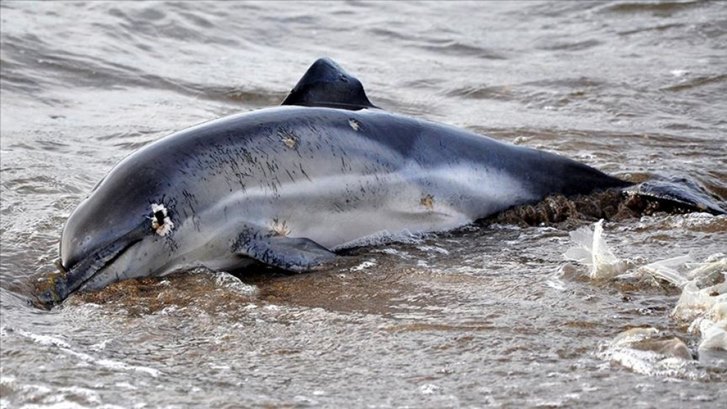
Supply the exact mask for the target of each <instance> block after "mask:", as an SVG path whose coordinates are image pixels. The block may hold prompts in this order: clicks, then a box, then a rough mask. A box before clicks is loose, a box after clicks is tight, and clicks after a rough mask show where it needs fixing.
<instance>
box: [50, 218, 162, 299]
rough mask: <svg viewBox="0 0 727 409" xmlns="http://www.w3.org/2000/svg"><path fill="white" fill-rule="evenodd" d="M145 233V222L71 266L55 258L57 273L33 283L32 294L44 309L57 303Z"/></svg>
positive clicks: (146, 230)
mask: <svg viewBox="0 0 727 409" xmlns="http://www.w3.org/2000/svg"><path fill="white" fill-rule="evenodd" d="M148 232H149V227H148V224H147V223H144V224H142V225H140V226H138V227H137V228H135V229H133V230H132V231H130V232H128V233H127V234H125V235H123V236H121V237H120V238H119V239H117V240H115V241H113V242H111V243H110V244H108V245H105V246H101V247H100V248H98V250H96V251H93V252H92V253H91V254H88V255H86V256H85V257H83V258H81V259H80V260H79V261H78V262H76V263H75V264H74V265H73V266H64V265H63V263H62V262H61V260H58V261H57V262H56V267H57V268H58V270H59V272H57V273H51V274H49V275H48V277H47V279H46V280H41V281H40V282H39V283H38V284H37V285H36V297H37V298H38V301H39V303H40V304H41V305H42V306H45V307H48V308H49V307H52V306H53V305H56V304H60V303H61V302H62V301H63V300H65V299H66V297H68V296H69V295H70V294H71V293H73V292H74V291H76V290H79V289H82V288H83V286H84V284H86V283H87V282H89V281H90V280H91V279H92V278H94V277H95V276H96V275H97V274H99V273H101V272H102V271H103V269H104V268H105V267H107V266H108V265H110V264H111V263H113V262H114V260H116V259H117V258H118V257H120V256H121V255H122V254H123V253H124V252H126V251H127V250H128V249H129V248H131V247H132V246H133V245H135V244H136V243H138V242H140V241H141V240H142V239H143V238H144V236H145V235H146V234H148Z"/></svg>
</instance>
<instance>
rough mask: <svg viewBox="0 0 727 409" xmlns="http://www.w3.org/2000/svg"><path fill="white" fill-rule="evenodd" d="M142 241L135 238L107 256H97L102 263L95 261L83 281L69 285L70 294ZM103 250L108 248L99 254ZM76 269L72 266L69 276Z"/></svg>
mask: <svg viewBox="0 0 727 409" xmlns="http://www.w3.org/2000/svg"><path fill="white" fill-rule="evenodd" d="M140 241H141V239H137V240H133V241H131V242H129V243H128V244H127V245H126V246H124V247H121V249H119V250H117V251H116V252H110V253H109V254H108V255H106V256H105V257H99V258H97V259H96V261H98V262H100V264H101V265H100V266H99V265H98V263H94V264H92V265H90V266H89V270H88V271H87V272H86V273H85V274H84V275H83V276H82V281H81V282H79V283H74V284H73V285H72V286H69V287H68V294H70V293H72V292H74V291H76V290H78V289H82V288H83V287H84V286H85V285H86V284H88V283H89V282H90V281H91V280H93V279H94V278H95V277H96V276H98V274H99V273H100V272H101V271H103V269H104V268H106V267H107V266H109V265H110V264H112V263H113V262H114V261H116V259H118V258H119V257H121V256H122V255H124V253H126V251H127V250H129V249H130V248H131V247H132V246H134V245H135V244H136V243H139V242H140ZM103 250H106V248H104V249H102V250H101V251H99V252H98V253H97V254H101V253H102V252H103ZM97 254H94V255H93V256H92V257H96V256H97ZM81 263H83V261H80V262H78V263H76V266H78V265H79V264H81ZM76 266H74V267H76ZM74 270H76V269H75V268H71V269H69V270H68V275H69V278H70V276H72V275H73V274H74ZM89 273H90V274H89ZM68 294H66V296H68ZM63 298H65V297H63Z"/></svg>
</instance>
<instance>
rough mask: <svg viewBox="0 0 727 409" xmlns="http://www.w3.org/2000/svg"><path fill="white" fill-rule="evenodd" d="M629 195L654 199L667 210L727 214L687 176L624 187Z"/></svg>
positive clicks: (660, 207) (658, 205)
mask: <svg viewBox="0 0 727 409" xmlns="http://www.w3.org/2000/svg"><path fill="white" fill-rule="evenodd" d="M624 192H625V193H626V194H627V195H630V196H632V197H637V198H641V199H645V200H647V201H648V200H650V201H653V202H655V203H656V204H657V207H658V208H659V209H662V210H666V211H675V210H676V211H701V212H707V213H712V214H714V215H720V214H727V212H726V211H725V210H724V209H722V208H721V207H720V205H719V204H718V203H717V201H716V200H714V199H713V198H712V197H710V196H709V194H708V193H707V192H705V190H704V189H703V188H702V187H701V186H699V185H698V184H697V183H696V182H693V181H691V180H689V179H685V178H672V179H669V180H661V179H652V180H648V181H646V182H643V183H640V184H638V185H634V186H631V187H629V188H626V189H624Z"/></svg>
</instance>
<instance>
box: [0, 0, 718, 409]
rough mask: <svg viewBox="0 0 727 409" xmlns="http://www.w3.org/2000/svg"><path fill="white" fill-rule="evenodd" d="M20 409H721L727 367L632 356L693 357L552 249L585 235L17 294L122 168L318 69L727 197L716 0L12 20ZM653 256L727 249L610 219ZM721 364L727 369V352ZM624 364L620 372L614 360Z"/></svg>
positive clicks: (4, 328)
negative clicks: (628, 338)
mask: <svg viewBox="0 0 727 409" xmlns="http://www.w3.org/2000/svg"><path fill="white" fill-rule="evenodd" d="M0 20H1V23H2V25H1V30H2V36H1V40H2V44H1V45H2V47H1V51H0V68H1V75H0V81H1V82H0V85H1V87H2V89H1V91H2V92H1V93H0V98H1V107H0V118H1V122H0V124H1V138H0V149H1V150H0V155H1V160H2V164H1V171H2V176H1V182H2V191H1V193H2V205H1V208H0V212H1V213H0V216H1V218H0V229H2V230H1V233H2V242H1V246H2V247H1V251H2V261H1V263H0V279H1V285H0V295H1V297H0V312H1V316H0V317H1V321H2V323H1V324H0V342H1V343H2V345H1V346H2V351H1V352H0V359H1V366H2V374H1V376H0V406H2V407H38V406H55V407H95V406H106V407H191V406H209V407H239V406H246V407H256V406H268V407H306V406H312V407H340V406H342V405H343V406H356V407H462V406H464V407H480V406H506V407H519V406H531V407H534V406H547V407H553V406H566V407H579V406H594V405H599V406H601V407H617V406H619V407H620V406H623V405H638V406H646V407H653V406H659V407H684V406H687V405H689V406H690V407H718V406H719V403H718V402H720V401H722V402H724V401H725V400H727V388H725V383H726V382H727V368H726V366H725V364H724V362H725V358H724V355H722V358H721V359H722V360H720V355H719V354H717V359H716V360H712V361H709V363H705V362H702V361H697V360H691V361H684V362H683V365H681V366H679V367H678V368H677V369H675V370H673V371H667V372H664V371H661V372H660V371H658V370H657V369H658V368H656V367H654V366H651V367H649V366H648V365H647V366H646V367H645V368H641V369H643V370H639V368H636V369H635V368H634V367H628V368H627V367H625V366H624V365H623V364H619V363H615V362H613V361H612V359H611V358H610V355H609V353H608V350H607V346H608V345H609V343H610V342H611V341H612V340H613V339H614V337H616V336H617V334H619V333H620V332H622V331H624V330H626V329H629V328H632V327H642V326H643V327H656V328H658V329H660V330H662V331H663V332H664V333H665V334H667V335H668V336H677V337H679V338H681V339H682V340H684V341H685V342H686V343H687V345H688V346H689V347H690V350H691V352H692V353H693V354H696V347H695V345H696V343H697V342H698V340H697V339H695V337H694V335H692V334H689V333H687V329H686V326H687V325H688V324H685V323H681V322H679V321H676V320H674V319H672V318H670V317H669V313H670V312H671V310H672V308H673V307H674V305H675V303H676V300H677V298H678V293H679V292H678V291H677V290H675V289H673V288H670V287H668V286H665V285H650V284H645V283H641V282H640V283H636V284H629V285H623V284H619V283H615V282H609V281H606V282H593V281H591V280H588V279H586V278H583V275H582V274H581V273H583V272H584V271H585V269H584V268H583V267H581V266H576V267H573V266H570V265H568V263H566V261H564V259H563V256H562V254H563V253H564V252H565V251H566V249H567V248H568V247H569V245H570V244H569V239H568V232H569V231H571V230H573V229H575V228H576V227H578V226H582V225H585V224H588V223H591V222H593V221H594V220H590V219H576V220H569V221H567V222H564V223H559V224H555V225H547V226H535V227H526V226H519V225H515V224H508V223H495V224H484V225H482V226H473V227H472V228H466V229H463V230H462V231H459V232H455V233H452V234H442V235H432V236H427V237H422V238H417V239H413V240H412V241H411V242H409V243H403V244H396V245H390V246H382V247H372V248H363V249H356V250H355V251H351V252H350V254H349V255H348V257H347V258H345V260H344V261H343V262H342V263H341V264H340V265H338V266H336V267H333V268H331V269H329V270H326V271H322V272H316V273H312V274H304V275H298V276H282V275H276V274H271V273H268V272H265V271H254V272H251V273H250V274H249V275H246V276H243V277H242V279H243V281H244V283H243V282H240V281H239V280H237V279H236V278H234V277H232V276H230V275H227V274H223V273H219V274H212V273H209V272H190V273H186V274H179V275H175V276H171V277H167V278H165V279H163V280H143V281H141V282H130V283H129V282H127V283H120V284H118V285H115V286H112V287H111V288H109V289H107V290H104V291H101V292H100V293H95V294H87V295H80V296H74V297H71V299H69V300H68V301H67V302H66V303H65V304H64V305H63V306H61V307H58V308H55V309H53V310H51V311H44V310H38V309H35V308H33V307H31V306H29V305H28V304H27V300H26V298H27V297H28V295H29V294H30V288H31V287H32V283H33V280H34V279H35V278H36V277H38V275H39V274H43V273H46V272H48V271H52V269H53V261H54V260H55V259H56V258H57V257H58V254H57V252H58V241H59V237H60V232H61V229H62V226H63V223H64V221H65V218H66V217H67V216H68V215H69V213H70V212H71V211H72V210H73V208H74V207H75V206H76V205H77V204H78V203H79V201H80V200H81V199H82V198H83V197H85V195H86V194H87V193H88V192H89V191H90V190H91V189H92V188H93V186H94V185H95V184H96V183H97V182H98V181H99V180H100V179H101V178H102V177H103V176H104V175H105V174H106V172H108V170H109V169H110V168H111V167H112V166H113V165H114V164H115V163H116V162H118V161H119V160H120V159H122V158H123V157H125V156H126V155H128V154H130V153H131V152H133V151H134V150H136V149H138V148H139V147H141V146H143V145H145V144H147V143H149V142H151V141H154V140H156V139H158V138H160V137H162V136H164V135H167V134H169V133H172V132H173V131H175V130H179V129H183V128H186V127H189V126H191V125H194V124H197V123H200V122H203V121H206V120H210V119H214V118H218V117H221V116H224V115H228V114H232V113H236V112H241V111H248V110H253V109H258V108H261V107H266V106H270V105H275V104H278V103H279V102H280V101H281V100H282V99H283V98H284V97H285V95H286V93H287V92H288V91H289V89H290V88H291V87H292V86H293V85H294V84H295V82H296V81H297V80H298V78H299V77H300V76H301V75H302V74H303V72H305V70H306V69H307V67H308V65H309V64H311V63H312V62H313V61H314V60H315V59H316V58H317V57H319V56H324V55H326V56H330V57H332V58H334V59H335V60H337V61H338V62H339V63H341V65H343V66H344V67H345V68H346V69H348V70H349V71H350V72H351V73H353V74H354V75H356V76H358V77H359V78H360V79H361V80H362V82H363V83H364V86H365V87H366V89H367V92H368V94H369V97H370V98H371V99H372V101H373V102H374V104H377V105H379V106H381V107H384V108H386V109H388V110H391V111H395V112H400V113H405V114H409V115H413V116H418V117H423V118H428V119H432V120H436V121H443V122H447V123H451V124H454V125H457V126H461V127H465V128H468V129H471V130H474V131H477V132H480V133H484V134H489V135H491V136H494V137H496V138H499V139H502V140H506V141H511V142H515V143H518V144H523V145H527V146H532V147H536V148H539V149H545V150H550V151H554V152H557V153H560V154H563V155H566V156H569V157H572V158H575V159H577V160H580V161H583V162H585V163H588V164H590V165H592V166H595V167H597V168H600V169H602V170H604V171H606V172H609V173H612V174H616V175H619V176H622V177H624V178H630V179H632V180H639V179H643V178H645V177H647V176H649V175H652V174H655V173H656V174H661V175H677V176H689V177H691V178H694V179H695V180H697V181H698V182H700V183H701V184H703V185H704V186H705V187H706V188H707V189H709V190H710V192H711V193H713V194H714V195H715V196H716V197H717V198H718V199H720V200H721V201H722V203H723V205H724V203H725V200H726V199H727V170H726V169H727V166H725V165H726V164H727V121H726V120H725V115H724V113H725V112H727V100H726V99H725V98H724V95H727V74H726V73H727V52H725V51H726V46H725V44H727V6H725V4H724V3H719V2H688V1H687V2H643V3H637V2H613V3H606V4H603V3H580V2H579V3H576V2H543V3H540V2H521V3H501V2H492V3H485V2H472V3H400V2H383V3H361V2H341V3H333V2H330V3H329V2H321V3H304V4H294V3H288V2H284V3H270V4H268V3H226V2H225V3H214V2H204V3H200V4H196V3H191V2H189V3H188V2H183V3H169V4H160V3H127V2H123V3H106V2H93V3H88V4H84V3H66V2H52V3H50V2H49V3H32V2H3V3H2V4H1V5H0ZM605 234H606V238H607V240H608V241H609V243H610V244H611V245H612V246H613V248H614V252H615V253H617V254H618V255H619V257H622V258H625V259H628V260H631V261H632V262H633V263H634V264H635V265H643V264H646V263H648V262H651V261H656V260H660V259H664V258H669V257H673V256H677V255H683V254H691V255H692V257H693V258H694V259H696V260H704V259H706V258H707V257H709V256H711V255H714V254H716V253H720V252H725V251H726V249H727V218H726V217H724V216H722V217H714V216H709V215H704V214H690V215H667V214H662V213H657V214H654V215H649V216H643V217H636V218H626V219H623V220H614V221H613V222H608V223H606V224H605ZM720 362H721V363H720ZM622 363H623V362H622Z"/></svg>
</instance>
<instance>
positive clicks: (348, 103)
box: [282, 58, 376, 111]
mask: <svg viewBox="0 0 727 409" xmlns="http://www.w3.org/2000/svg"><path fill="white" fill-rule="evenodd" d="M282 105H301V106H307V107H328V108H341V109H350V110H354V111H356V110H359V109H364V108H376V106H374V105H373V104H372V103H371V101H369V99H368V98H367V97H366V92H364V88H363V85H361V81H359V80H358V79H357V78H356V77H353V76H351V75H350V74H349V73H347V72H346V71H344V70H343V68H341V67H339V66H338V64H336V63H335V62H334V61H333V60H331V59H330V58H320V59H318V60H317V61H316V62H314V63H313V65H311V66H310V68H308V71H306V73H305V75H303V78H301V79H300V81H298V83H297V84H296V85H295V87H294V88H293V90H292V91H290V94H288V97H287V98H285V101H283V103H282Z"/></svg>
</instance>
